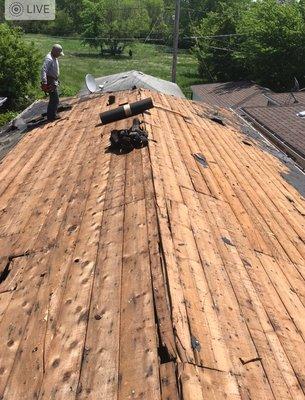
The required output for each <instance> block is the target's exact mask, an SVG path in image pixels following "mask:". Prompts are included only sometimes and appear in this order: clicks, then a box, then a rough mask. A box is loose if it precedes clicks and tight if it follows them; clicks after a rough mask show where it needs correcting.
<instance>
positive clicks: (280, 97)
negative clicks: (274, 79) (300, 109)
mask: <svg viewBox="0 0 305 400" xmlns="http://www.w3.org/2000/svg"><path fill="white" fill-rule="evenodd" d="M269 97H271V98H272V99H274V100H275V101H276V102H277V103H278V104H279V105H283V106H289V105H293V104H305V92H295V93H293V94H291V93H289V92H288V93H287V92H286V93H272V94H270V95H269Z"/></svg>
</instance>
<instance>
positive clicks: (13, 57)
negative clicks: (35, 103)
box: [0, 24, 40, 109]
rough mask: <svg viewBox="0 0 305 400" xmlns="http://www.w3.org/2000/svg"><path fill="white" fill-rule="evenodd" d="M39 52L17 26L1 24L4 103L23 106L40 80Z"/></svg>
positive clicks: (0, 72) (0, 84)
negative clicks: (6, 99) (26, 39)
mask: <svg viewBox="0 0 305 400" xmlns="http://www.w3.org/2000/svg"><path fill="white" fill-rule="evenodd" d="M39 67H40V56H39V53H38V51H37V50H36V49H35V47H34V44H33V43H26V42H25V41H24V40H23V37H22V32H21V30H20V29H16V28H11V27H9V26H8V25H7V24H0V96H1V97H7V98H8V101H7V103H6V106H7V107H9V108H12V109H20V108H22V107H24V106H26V105H27V104H28V103H29V102H30V100H31V97H32V96H33V95H34V90H35V87H36V85H37V84H38V81H39Z"/></svg>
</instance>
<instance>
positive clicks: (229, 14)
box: [193, 0, 249, 82]
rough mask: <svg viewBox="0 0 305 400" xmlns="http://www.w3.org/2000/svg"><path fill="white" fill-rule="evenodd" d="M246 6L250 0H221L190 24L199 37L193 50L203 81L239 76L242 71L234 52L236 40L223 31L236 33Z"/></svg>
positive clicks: (229, 78) (237, 42)
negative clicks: (198, 21) (198, 20)
mask: <svg viewBox="0 0 305 400" xmlns="http://www.w3.org/2000/svg"><path fill="white" fill-rule="evenodd" d="M210 5H211V4H210ZM248 6H249V0H230V1H227V2H220V3H218V4H217V7H216V6H215V8H214V11H210V12H209V13H208V14H207V15H206V16H205V17H204V18H203V19H202V20H201V22H200V24H199V25H198V26H196V25H195V27H194V28H193V33H194V35H195V36H197V37H198V40H197V41H196V45H195V48H194V50H195V53H196V55H197V58H198V61H199V74H200V76H201V77H202V78H203V80H204V81H206V82H208V81H210V80H211V79H213V80H218V81H226V80H232V79H233V80H234V79H239V77H240V75H241V73H242V71H241V68H240V64H239V62H238V61H237V60H236V59H235V53H234V50H235V49H236V47H237V46H238V44H239V40H238V38H237V37H236V36H226V35H230V34H233V35H234V34H236V33H237V24H238V22H239V20H240V19H241V17H242V15H243V14H244V13H245V12H246V10H247V7H248Z"/></svg>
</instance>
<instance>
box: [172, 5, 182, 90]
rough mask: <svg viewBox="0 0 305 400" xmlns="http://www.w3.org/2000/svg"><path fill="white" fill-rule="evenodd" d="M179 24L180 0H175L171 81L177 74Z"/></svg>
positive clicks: (174, 80)
mask: <svg viewBox="0 0 305 400" xmlns="http://www.w3.org/2000/svg"><path fill="white" fill-rule="evenodd" d="M179 24H180V0H176V11H175V27H174V44H173V52H174V53H173V68H172V82H175V83H176V75H177V61H178V47H179Z"/></svg>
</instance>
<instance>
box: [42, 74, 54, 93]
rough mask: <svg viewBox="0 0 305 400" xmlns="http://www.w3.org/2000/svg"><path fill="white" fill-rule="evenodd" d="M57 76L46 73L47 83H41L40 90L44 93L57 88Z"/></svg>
mask: <svg viewBox="0 0 305 400" xmlns="http://www.w3.org/2000/svg"><path fill="white" fill-rule="evenodd" d="M57 82H58V81H57V78H54V77H53V76H50V75H47V83H41V90H42V91H43V92H45V93H50V92H54V90H55V89H56V88H57Z"/></svg>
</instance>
